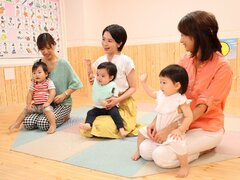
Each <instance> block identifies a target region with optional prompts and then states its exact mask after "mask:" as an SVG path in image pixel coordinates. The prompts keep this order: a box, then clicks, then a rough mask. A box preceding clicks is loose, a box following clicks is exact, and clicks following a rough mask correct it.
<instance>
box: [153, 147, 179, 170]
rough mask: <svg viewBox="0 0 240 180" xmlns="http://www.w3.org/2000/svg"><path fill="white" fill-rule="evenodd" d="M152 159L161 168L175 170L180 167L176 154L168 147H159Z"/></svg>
mask: <svg viewBox="0 0 240 180" xmlns="http://www.w3.org/2000/svg"><path fill="white" fill-rule="evenodd" d="M152 159H153V160H154V162H155V164H156V165H158V166H159V167H161V168H174V167H178V166H179V161H178V159H177V155H176V153H175V152H174V151H173V150H171V149H170V148H169V147H166V146H158V148H156V149H155V150H154V151H153V153H152Z"/></svg>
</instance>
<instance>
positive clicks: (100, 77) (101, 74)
mask: <svg viewBox="0 0 240 180" xmlns="http://www.w3.org/2000/svg"><path fill="white" fill-rule="evenodd" d="M111 80H112V76H109V74H108V72H107V70H106V69H97V81H98V83H99V84H101V85H105V84H108V83H109V82H110V81H111Z"/></svg>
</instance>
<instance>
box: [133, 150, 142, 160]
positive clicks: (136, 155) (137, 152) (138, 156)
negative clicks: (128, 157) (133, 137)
mask: <svg viewBox="0 0 240 180" xmlns="http://www.w3.org/2000/svg"><path fill="white" fill-rule="evenodd" d="M140 157H141V156H140V153H139V151H136V152H135V154H134V155H133V156H132V160H134V161H137V160H138V159H139V158H140Z"/></svg>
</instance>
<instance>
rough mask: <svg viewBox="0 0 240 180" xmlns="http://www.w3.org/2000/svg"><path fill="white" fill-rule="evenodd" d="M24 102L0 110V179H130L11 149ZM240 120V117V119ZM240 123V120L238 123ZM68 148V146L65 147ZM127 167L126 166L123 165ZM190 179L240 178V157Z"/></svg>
mask: <svg viewBox="0 0 240 180" xmlns="http://www.w3.org/2000/svg"><path fill="white" fill-rule="evenodd" d="M89 99H90V98H89V97H84V96H80V95H79V94H75V95H74V104H73V107H74V108H76V107H79V106H80V105H83V104H84V105H86V104H90V103H91V102H90V101H89ZM135 99H136V101H137V102H145V101H147V102H153V101H151V100H149V98H148V97H145V96H142V95H139V96H138V95H136V97H135ZM22 108H23V105H18V106H13V107H9V108H2V109H0V124H1V125H0V179H1V180H62V179H64V180H65V179H66V180H72V179H76V180H85V179H86V180H95V179H96V180H113V179H125V180H126V179H129V178H124V177H120V176H114V175H111V174H106V173H102V172H98V171H94V170H90V169H85V168H80V167H77V166H72V165H69V164H64V163H61V162H56V161H52V160H48V159H43V158H39V157H34V156H30V155H27V154H23V153H18V152H13V151H10V147H11V144H12V143H13V142H14V140H15V137H16V135H17V133H12V134H9V133H8V130H7V127H8V126H9V124H10V123H11V122H13V121H14V120H15V119H16V117H17V115H18V114H19V113H20V111H21V110H22ZM226 113H229V114H233V115H238V116H240V98H239V97H238V98H236V97H229V99H228V101H227V107H226ZM239 121H240V118H239ZM237 124H238V125H239V124H240V123H239V122H238V123H237ZM63 150H64V149H63ZM116 163H117V162H116ZM123 168H124V167H123ZM175 173H176V172H169V173H161V174H156V175H152V176H146V177H141V178H132V179H134V180H156V179H164V180H165V179H177V178H175V177H174V175H175ZM186 179H193V180H205V179H207V180H212V179H214V180H228V179H229V180H230V179H231V180H238V179H240V158H238V159H233V160H228V161H223V162H217V163H214V164H208V165H204V166H198V167H193V168H191V171H190V174H189V176H188V177H187V178H186Z"/></svg>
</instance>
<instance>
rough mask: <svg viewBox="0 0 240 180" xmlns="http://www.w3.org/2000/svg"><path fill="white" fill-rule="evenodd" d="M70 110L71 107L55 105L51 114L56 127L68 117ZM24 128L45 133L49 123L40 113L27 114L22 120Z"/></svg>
mask: <svg viewBox="0 0 240 180" xmlns="http://www.w3.org/2000/svg"><path fill="white" fill-rule="evenodd" d="M71 110H72V106H64V105H57V106H56V107H55V108H54V109H53V112H54V114H55V117H56V124H57V127H58V126H60V125H62V124H63V123H64V121H65V118H66V117H67V116H68V115H70V113H71ZM23 124H24V127H25V128H26V129H28V130H31V129H37V128H38V129H40V130H43V131H47V130H48V128H49V121H48V119H47V117H46V116H45V114H43V113H41V114H38V113H33V114H29V115H27V116H26V117H25V119H24V122H23Z"/></svg>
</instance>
